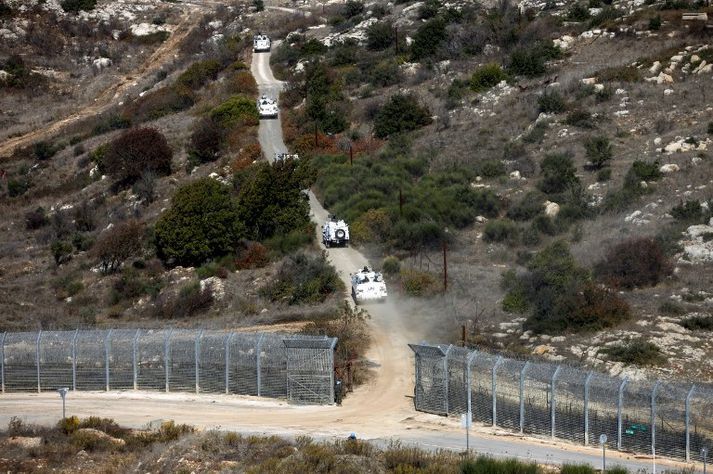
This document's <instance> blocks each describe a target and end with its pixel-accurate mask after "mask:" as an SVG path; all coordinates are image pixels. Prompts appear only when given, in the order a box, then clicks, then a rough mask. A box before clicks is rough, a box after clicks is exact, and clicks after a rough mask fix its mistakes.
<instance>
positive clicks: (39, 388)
mask: <svg viewBox="0 0 713 474" xmlns="http://www.w3.org/2000/svg"><path fill="white" fill-rule="evenodd" d="M41 343H42V330H41V329H40V331H39V332H38V333H37V341H36V344H35V367H37V393H40V392H41V391H42V385H41V383H40V344H41Z"/></svg>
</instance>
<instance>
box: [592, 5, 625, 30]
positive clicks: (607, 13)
mask: <svg viewBox="0 0 713 474" xmlns="http://www.w3.org/2000/svg"><path fill="white" fill-rule="evenodd" d="M621 15H622V11H621V10H619V9H617V8H614V7H604V8H602V9H601V10H600V11H599V13H597V14H596V15H595V16H594V17H592V19H591V20H590V21H589V27H590V28H596V27H598V26H602V25H604V24H605V23H607V22H611V21H612V20H616V19H617V18H619V17H620V16H621Z"/></svg>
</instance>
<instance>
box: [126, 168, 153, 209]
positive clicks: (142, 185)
mask: <svg viewBox="0 0 713 474" xmlns="http://www.w3.org/2000/svg"><path fill="white" fill-rule="evenodd" d="M131 190H132V191H133V192H134V194H136V195H137V196H138V197H139V199H141V200H143V201H144V202H145V203H147V204H150V203H152V202H154V200H155V199H156V174H155V173H154V172H153V171H146V172H145V173H144V174H142V175H141V178H139V180H138V181H136V182H135V183H134V185H133V186H132V187H131Z"/></svg>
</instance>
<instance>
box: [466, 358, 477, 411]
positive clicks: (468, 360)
mask: <svg viewBox="0 0 713 474" xmlns="http://www.w3.org/2000/svg"><path fill="white" fill-rule="evenodd" d="M477 355H478V352H477V351H473V352H471V353H470V354H468V357H467V358H466V359H465V370H466V376H465V390H466V404H467V407H466V409H467V410H468V413H467V415H468V416H469V417H470V421H473V394H472V390H471V384H472V383H473V381H472V380H471V377H470V368H471V366H472V364H473V361H474V360H475V357H476V356H477Z"/></svg>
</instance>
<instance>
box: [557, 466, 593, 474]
mask: <svg viewBox="0 0 713 474" xmlns="http://www.w3.org/2000/svg"><path fill="white" fill-rule="evenodd" d="M596 472H598V471H595V470H594V468H593V467H592V466H589V465H585V464H564V465H562V467H561V468H560V474H595V473H596Z"/></svg>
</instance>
